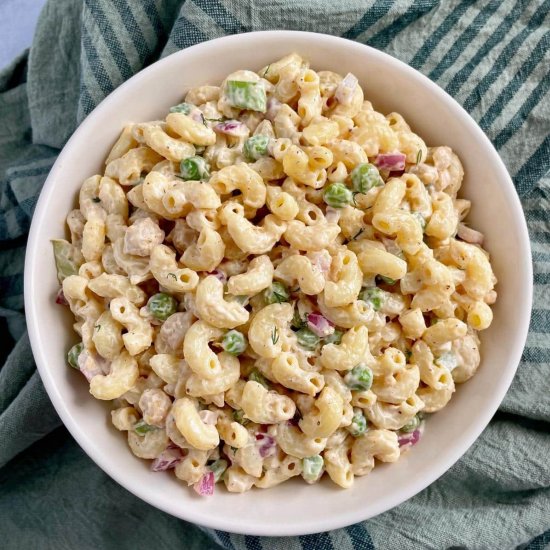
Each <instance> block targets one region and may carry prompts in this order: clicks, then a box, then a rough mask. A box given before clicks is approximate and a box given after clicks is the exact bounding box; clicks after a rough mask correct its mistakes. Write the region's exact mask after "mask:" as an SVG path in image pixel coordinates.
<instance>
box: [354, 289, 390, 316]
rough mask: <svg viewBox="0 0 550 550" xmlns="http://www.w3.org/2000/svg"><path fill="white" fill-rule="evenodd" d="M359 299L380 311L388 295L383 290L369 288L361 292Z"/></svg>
mask: <svg viewBox="0 0 550 550" xmlns="http://www.w3.org/2000/svg"><path fill="white" fill-rule="evenodd" d="M359 298H360V299H361V300H363V301H364V302H368V303H370V304H372V309H374V311H378V310H379V309H380V308H381V307H382V306H383V305H384V302H385V301H386V293H385V292H384V291H383V290H382V289H381V288H378V287H369V288H365V290H363V291H362V292H361V294H360V295H359Z"/></svg>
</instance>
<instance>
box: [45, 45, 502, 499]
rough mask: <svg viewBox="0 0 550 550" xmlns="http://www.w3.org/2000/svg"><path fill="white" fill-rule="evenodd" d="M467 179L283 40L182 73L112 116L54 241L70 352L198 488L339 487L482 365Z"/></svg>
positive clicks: (483, 323)
mask: <svg viewBox="0 0 550 550" xmlns="http://www.w3.org/2000/svg"><path fill="white" fill-rule="evenodd" d="M462 179H463V168H462V165H461V162H460V160H459V158H458V157H457V155H456V154H455V153H453V151H452V150H451V149H450V148H449V147H446V146H437V147H428V146H427V145H426V144H425V142H424V141H423V140H422V138H421V137H419V136H418V135H417V134H415V133H414V132H413V131H412V130H411V128H410V127H409V125H408V124H407V122H406V121H405V120H404V118H403V117H402V116H401V115H400V114H398V113H395V112H393V113H390V114H388V115H383V114H381V113H379V112H377V111H376V110H374V108H373V106H372V104H371V103H370V101H368V100H367V99H365V97H364V93H363V89H362V88H361V86H360V85H359V83H358V80H357V78H356V77H355V76H354V75H353V74H351V73H349V74H347V75H346V76H344V77H342V76H341V75H339V74H336V73H334V72H331V71H319V72H316V71H314V70H312V69H311V68H310V67H309V64H308V63H307V61H305V60H304V59H302V58H301V57H300V56H299V55H297V54H295V53H293V54H290V55H288V56H286V57H284V58H283V59H280V60H279V61H276V62H274V63H271V64H270V65H268V66H266V67H264V68H262V69H261V70H260V71H258V72H257V73H255V72H252V71H249V70H239V71H237V72H234V73H232V74H230V75H228V76H227V78H226V79H225V80H224V81H223V82H222V83H221V84H220V85H219V86H213V85H204V86H199V87H196V88H192V89H191V90H189V91H188V92H187V93H186V94H185V98H184V101H183V102H182V103H180V104H178V105H175V106H173V107H171V108H170V110H169V112H168V113H167V114H166V118H165V119H163V120H156V121H152V122H144V123H131V124H128V125H127V126H126V127H125V128H124V129H123V131H122V133H121V135H120V137H119V138H118V140H117V141H116V143H115V144H114V146H113V148H112V150H111V152H110V153H109V155H108V157H107V159H106V162H105V170H104V174H103V175H100V174H98V175H94V176H92V177H90V178H88V179H87V180H86V181H84V183H83V184H82V187H81V189H80V194H79V207H78V208H77V209H75V210H73V211H71V212H70V213H69V215H68V217H67V225H68V228H69V232H70V238H69V240H64V239H56V240H54V241H53V248H54V254H55V261H56V266H57V272H58V278H59V281H60V283H61V285H62V286H61V289H60V291H59V293H58V295H57V302H58V303H60V304H63V305H67V306H69V308H70V310H71V312H72V313H73V314H74V316H75V324H74V329H75V331H76V333H77V334H78V335H79V337H80V342H79V343H77V344H76V345H74V346H73V347H72V348H71V349H70V350H69V352H68V363H69V365H70V366H71V367H73V368H74V369H77V370H79V371H80V372H81V373H82V374H83V375H84V376H85V377H86V379H87V381H88V382H89V388H90V393H91V394H92V396H93V397H95V398H96V399H100V400H107V401H111V402H112V405H113V410H112V412H111V417H112V423H113V425H114V427H115V428H116V429H118V430H120V431H121V432H125V434H126V437H127V439H128V445H129V447H130V449H131V451H132V452H133V453H134V454H135V455H136V456H138V457H140V458H143V459H148V460H150V461H151V468H152V469H153V470H154V471H165V470H169V469H172V470H173V471H174V473H175V475H176V477H177V478H179V479H180V480H182V481H184V482H185V483H187V484H188V485H190V486H193V488H194V489H195V491H196V492H197V493H199V494H200V495H211V494H213V492H214V486H215V484H216V483H217V482H221V481H223V483H224V484H225V486H226V488H227V489H228V490H229V491H231V492H243V491H247V490H249V489H251V488H252V487H260V488H269V487H273V486H275V485H277V484H279V483H281V482H283V481H286V480H288V479H290V478H292V477H298V476H299V477H301V478H303V480H304V481H305V482H307V483H315V482H317V481H319V480H320V479H321V478H322V477H323V475H324V474H325V473H326V474H327V476H328V477H329V478H330V479H331V480H332V481H333V482H334V483H336V484H337V485H339V486H340V487H343V488H348V487H350V486H351V485H352V484H353V482H354V477H355V476H363V475H366V474H368V473H369V472H370V471H371V470H372V469H373V467H374V466H375V464H376V463H377V461H381V462H395V461H397V460H398V459H399V457H400V455H401V454H402V453H403V452H405V451H406V450H408V449H410V448H411V447H412V446H413V445H414V444H415V443H416V442H417V441H418V440H419V438H420V436H421V434H422V430H423V425H424V418H425V416H426V415H427V414H431V413H435V412H436V411H438V410H440V409H441V408H443V407H444V406H445V405H446V404H447V403H448V402H449V400H450V399H451V397H452V395H453V393H454V392H455V388H456V385H457V384H460V383H463V382H465V381H466V380H468V379H469V378H470V377H471V376H473V375H474V374H475V372H476V369H477V368H478V365H479V362H480V354H479V339H478V336H477V333H478V331H481V330H484V329H486V328H487V327H488V326H489V325H490V324H491V321H492V311H491V308H490V305H491V304H493V303H494V302H495V300H496V292H495V290H494V286H495V283H496V279H495V276H494V274H493V271H492V269H491V264H490V262H489V255H488V253H487V252H486V251H485V250H484V249H483V248H482V245H483V235H482V234H481V233H479V232H478V231H476V230H474V229H472V228H470V227H469V226H468V225H467V224H466V223H465V222H464V219H465V217H466V216H467V214H468V211H469V209H470V201H468V200H466V199H463V198H458V197H457V193H458V191H459V189H460V187H461V184H462Z"/></svg>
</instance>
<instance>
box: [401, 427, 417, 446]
mask: <svg viewBox="0 0 550 550" xmlns="http://www.w3.org/2000/svg"><path fill="white" fill-rule="evenodd" d="M421 435H422V433H421V431H420V430H414V432H411V433H409V434H403V435H400V436H399V437H398V438H397V442H398V443H399V446H400V447H405V446H410V447H412V446H413V445H416V444H417V443H418V442H419V441H420V436H421Z"/></svg>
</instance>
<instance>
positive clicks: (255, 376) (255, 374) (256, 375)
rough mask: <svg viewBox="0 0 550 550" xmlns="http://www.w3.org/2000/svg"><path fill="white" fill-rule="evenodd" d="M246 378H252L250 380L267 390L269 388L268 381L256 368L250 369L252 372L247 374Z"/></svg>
mask: <svg viewBox="0 0 550 550" xmlns="http://www.w3.org/2000/svg"><path fill="white" fill-rule="evenodd" d="M248 379H249V380H252V382H258V384H261V385H262V386H263V387H264V388H266V389H267V390H268V389H269V382H268V381H267V380H266V379H265V376H264V375H263V374H262V373H261V372H260V371H259V370H258V369H254V370H252V372H251V373H250V374H249V375H248Z"/></svg>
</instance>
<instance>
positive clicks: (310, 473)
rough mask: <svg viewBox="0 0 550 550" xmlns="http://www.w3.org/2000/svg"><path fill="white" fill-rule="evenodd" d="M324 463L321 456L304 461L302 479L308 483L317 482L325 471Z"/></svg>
mask: <svg viewBox="0 0 550 550" xmlns="http://www.w3.org/2000/svg"><path fill="white" fill-rule="evenodd" d="M323 465H324V461H323V457H322V456H321V455H315V456H308V457H307V458H304V459H302V477H303V478H304V479H305V480H306V481H310V482H313V481H317V479H319V476H320V474H321V471H322V469H323Z"/></svg>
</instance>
